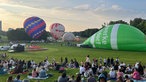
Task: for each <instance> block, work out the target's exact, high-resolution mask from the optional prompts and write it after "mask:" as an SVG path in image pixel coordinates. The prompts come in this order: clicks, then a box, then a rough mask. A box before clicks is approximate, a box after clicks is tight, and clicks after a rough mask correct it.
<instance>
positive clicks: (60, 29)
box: [50, 23, 65, 40]
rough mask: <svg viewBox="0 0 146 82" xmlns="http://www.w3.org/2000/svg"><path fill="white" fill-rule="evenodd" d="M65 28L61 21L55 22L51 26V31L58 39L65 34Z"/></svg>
mask: <svg viewBox="0 0 146 82" xmlns="http://www.w3.org/2000/svg"><path fill="white" fill-rule="evenodd" d="M64 31H65V28H64V26H63V25H62V24H60V23H54V24H52V25H51V26H50V33H51V35H52V36H53V38H55V39H56V40H57V39H59V38H61V37H62V36H63V34H64Z"/></svg>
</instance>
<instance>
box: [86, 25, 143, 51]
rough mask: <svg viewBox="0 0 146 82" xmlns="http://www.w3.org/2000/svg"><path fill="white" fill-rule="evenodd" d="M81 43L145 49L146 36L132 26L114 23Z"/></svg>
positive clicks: (91, 45) (105, 46) (115, 48)
mask: <svg viewBox="0 0 146 82" xmlns="http://www.w3.org/2000/svg"><path fill="white" fill-rule="evenodd" d="M83 45H86V46H89V47H93V48H103V49H114V50H134V51H146V36H145V35H144V33H143V32H141V31H140V30H138V29H137V28H135V27H133V26H130V25H125V24H115V25H109V26H107V27H105V28H103V29H101V30H100V31H98V32H96V33H95V34H93V35H92V36H91V37H89V38H88V39H87V40H86V41H85V42H84V43H83Z"/></svg>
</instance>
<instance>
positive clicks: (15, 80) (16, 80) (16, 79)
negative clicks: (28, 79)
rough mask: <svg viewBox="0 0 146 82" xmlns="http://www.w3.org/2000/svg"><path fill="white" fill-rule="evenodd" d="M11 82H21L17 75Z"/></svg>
mask: <svg viewBox="0 0 146 82" xmlns="http://www.w3.org/2000/svg"><path fill="white" fill-rule="evenodd" d="M13 82H22V80H20V75H17V77H16V78H15V79H14V81H13Z"/></svg>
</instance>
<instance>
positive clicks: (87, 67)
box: [57, 55, 146, 82]
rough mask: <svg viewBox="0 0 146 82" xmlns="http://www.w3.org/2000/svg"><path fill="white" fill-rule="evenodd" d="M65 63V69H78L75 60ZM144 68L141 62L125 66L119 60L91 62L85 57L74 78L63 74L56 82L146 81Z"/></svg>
mask: <svg viewBox="0 0 146 82" xmlns="http://www.w3.org/2000/svg"><path fill="white" fill-rule="evenodd" d="M74 61H75V62H74ZM74 61H73V60H72V59H71V61H70V62H69V63H66V67H69V68H78V65H79V64H77V66H76V63H78V62H77V61H76V60H74ZM144 68H145V67H144V66H142V65H141V62H136V63H135V64H134V65H129V64H125V63H124V62H121V61H120V60H119V58H118V57H117V58H116V59H114V58H107V59H106V58H104V59H102V58H101V57H100V58H99V59H96V58H94V59H93V60H92V61H91V60H90V58H89V55H88V56H86V61H85V62H81V64H80V66H79V72H78V73H77V75H76V78H75V76H74V75H73V76H67V75H66V73H63V74H62V76H59V77H58V81H57V82H97V81H99V82H107V81H115V82H134V80H141V81H142V82H144V81H146V79H145V77H144Z"/></svg>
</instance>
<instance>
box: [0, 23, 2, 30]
mask: <svg viewBox="0 0 146 82" xmlns="http://www.w3.org/2000/svg"><path fill="white" fill-rule="evenodd" d="M0 31H2V21H0Z"/></svg>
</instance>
